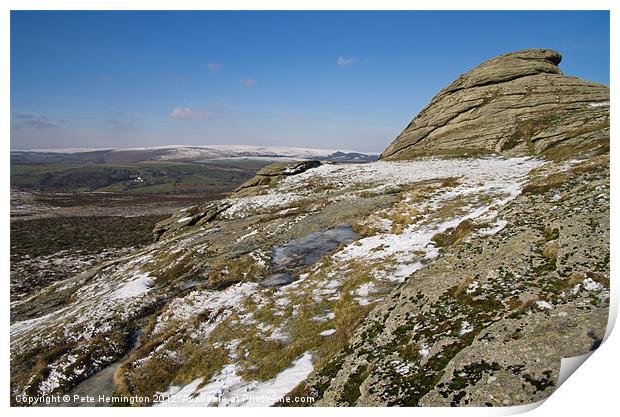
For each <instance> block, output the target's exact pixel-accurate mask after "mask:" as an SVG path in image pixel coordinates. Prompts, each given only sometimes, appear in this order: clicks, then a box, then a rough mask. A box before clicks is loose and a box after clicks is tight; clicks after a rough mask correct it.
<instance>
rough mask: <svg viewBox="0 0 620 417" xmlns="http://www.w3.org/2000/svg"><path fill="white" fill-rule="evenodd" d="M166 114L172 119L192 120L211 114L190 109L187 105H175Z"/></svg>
mask: <svg viewBox="0 0 620 417" xmlns="http://www.w3.org/2000/svg"><path fill="white" fill-rule="evenodd" d="M168 116H170V117H172V118H173V119H182V120H192V119H205V118H207V117H209V116H211V114H210V113H208V112H206V111H196V110H192V109H190V108H189V107H177V108H175V109H174V110H172V111H171V112H170V113H168Z"/></svg>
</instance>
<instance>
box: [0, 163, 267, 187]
mask: <svg viewBox="0 0 620 417" xmlns="http://www.w3.org/2000/svg"><path fill="white" fill-rule="evenodd" d="M269 162H270V161H266V160H261V159H230V160H214V161H207V162H203V163H183V162H174V163H171V162H155V161H148V162H138V163H78V164H76V163H63V164H13V165H12V166H11V187H18V188H20V189H29V190H40V191H51V192H59V191H78V192H83V191H88V192H114V193H130V194H162V193H164V194H187V193H204V192H207V193H210V194H211V193H214V192H216V193H217V192H226V191H229V190H231V189H233V188H234V187H236V186H237V185H238V184H240V183H242V182H244V181H246V180H248V179H249V178H251V177H253V176H254V173H255V172H256V171H257V170H258V169H260V168H261V167H262V166H264V165H266V164H267V163H269Z"/></svg>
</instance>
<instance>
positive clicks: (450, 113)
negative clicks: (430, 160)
mask: <svg viewBox="0 0 620 417" xmlns="http://www.w3.org/2000/svg"><path fill="white" fill-rule="evenodd" d="M561 60H562V57H561V55H560V54H559V53H558V52H555V51H552V50H550V49H527V50H523V51H518V52H513V53H509V54H505V55H501V56H498V57H496V58H493V59H491V60H489V61H486V62H484V63H483V64H481V65H479V66H478V67H476V68H474V69H473V70H471V71H469V72H468V73H466V74H464V75H461V76H460V77H459V78H458V79H457V80H456V81H454V82H453V83H452V84H450V85H449V86H448V87H446V88H445V89H443V90H442V91H441V92H440V93H439V94H437V95H436V96H435V97H434V98H433V99H432V101H431V102H430V104H428V105H427V106H426V107H425V108H424V109H423V110H422V111H421V112H420V113H419V114H418V115H417V116H416V117H415V118H414V119H413V120H412V121H411V123H410V124H409V125H408V126H407V127H406V128H405V130H403V132H402V133H401V134H400V135H399V136H398V137H397V138H396V139H395V140H394V141H393V142H392V143H391V144H390V146H388V147H387V149H386V150H385V151H384V152H383V153H382V155H381V159H391V160H402V159H410V158H413V157H416V156H422V155H448V156H449V155H475V154H485V153H500V154H507V155H511V156H513V155H528V154H545V155H549V156H556V155H558V154H560V155H559V156H562V154H565V153H574V152H576V151H580V150H583V149H588V148H597V147H605V146H607V144H608V142H609V88H608V87H607V86H604V85H600V84H596V83H593V82H588V81H584V80H581V79H579V78H575V77H568V76H565V75H564V74H562V71H561V70H560V68H559V67H558V64H559V63H560V61H561Z"/></svg>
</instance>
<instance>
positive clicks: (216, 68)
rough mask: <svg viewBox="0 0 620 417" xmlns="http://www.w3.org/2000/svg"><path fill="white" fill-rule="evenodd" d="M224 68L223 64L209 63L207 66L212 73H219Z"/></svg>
mask: <svg viewBox="0 0 620 417" xmlns="http://www.w3.org/2000/svg"><path fill="white" fill-rule="evenodd" d="M223 67H224V66H223V65H222V64H220V63H219V62H209V63H208V64H207V68H208V69H209V71H211V72H216V71H219V70H221V69H222V68H223Z"/></svg>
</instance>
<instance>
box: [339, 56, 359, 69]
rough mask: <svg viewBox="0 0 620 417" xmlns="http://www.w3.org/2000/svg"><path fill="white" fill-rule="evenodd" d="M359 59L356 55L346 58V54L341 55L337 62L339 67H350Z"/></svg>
mask: <svg viewBox="0 0 620 417" xmlns="http://www.w3.org/2000/svg"><path fill="white" fill-rule="evenodd" d="M358 61H359V58H356V57H354V56H353V57H351V58H346V57H344V56H339V57H338V59H337V60H336V64H337V65H338V66H339V67H348V66H350V65H353V64H355V63H356V62H358Z"/></svg>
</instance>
